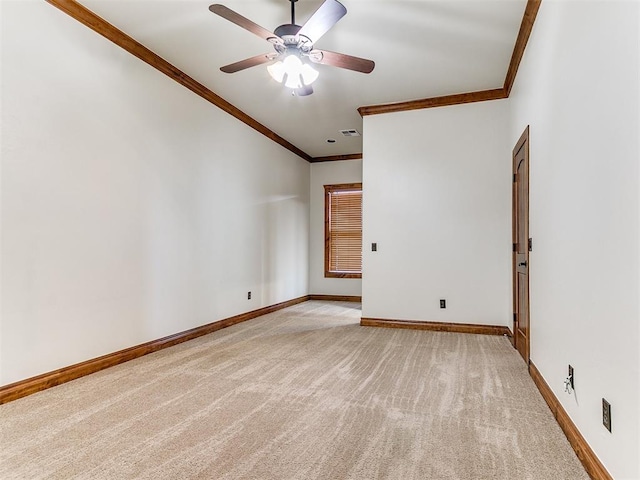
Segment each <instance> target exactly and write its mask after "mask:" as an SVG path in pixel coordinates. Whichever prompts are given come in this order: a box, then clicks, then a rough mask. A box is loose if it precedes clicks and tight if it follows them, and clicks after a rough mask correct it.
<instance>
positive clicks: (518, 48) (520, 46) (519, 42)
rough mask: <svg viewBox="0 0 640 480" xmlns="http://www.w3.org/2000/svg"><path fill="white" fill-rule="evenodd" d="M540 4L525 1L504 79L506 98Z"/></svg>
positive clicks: (509, 92)
mask: <svg viewBox="0 0 640 480" xmlns="http://www.w3.org/2000/svg"><path fill="white" fill-rule="evenodd" d="M541 3H542V0H527V6H526V8H525V9H524V16H523V17H522V23H521V24H520V31H519V32H518V38H516V44H515V46H514V47H513V53H512V54H511V61H510V62H509V68H508V70H507V75H506V77H505V79H504V86H503V88H504V91H505V93H506V95H507V97H509V95H510V94H511V87H513V82H514V81H515V79H516V74H517V73H518V67H519V66H520V61H521V60H522V56H523V55H524V51H525V49H526V48H527V43H528V42H529V36H530V35H531V30H533V24H534V23H535V21H536V16H537V15H538V10H539V9H540V4H541Z"/></svg>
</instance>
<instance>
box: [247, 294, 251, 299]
mask: <svg viewBox="0 0 640 480" xmlns="http://www.w3.org/2000/svg"><path fill="white" fill-rule="evenodd" d="M247 300H251V292H247Z"/></svg>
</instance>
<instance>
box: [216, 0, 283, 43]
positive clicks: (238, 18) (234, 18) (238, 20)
mask: <svg viewBox="0 0 640 480" xmlns="http://www.w3.org/2000/svg"><path fill="white" fill-rule="evenodd" d="M209 10H211V11H212V12H213V13H215V14H216V15H220V16H221V17H222V18H224V19H226V20H229V21H230V22H233V23H235V24H236V25H238V26H239V27H242V28H244V29H245V30H248V31H250V32H251V33H253V34H254V35H257V36H259V37H260V38H262V39H264V40H269V39H274V38H275V39H279V37H278V36H276V35H275V34H274V33H272V32H270V31H269V30H267V29H266V28H263V27H261V26H260V25H258V24H257V23H253V22H252V21H251V20H249V19H248V18H245V17H243V16H242V15H240V14H239V13H236V12H234V11H233V10H231V9H230V8H227V7H225V6H224V5H220V4H217V3H216V4H213V5H209ZM280 41H282V40H281V39H280Z"/></svg>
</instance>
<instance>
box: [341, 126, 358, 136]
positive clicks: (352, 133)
mask: <svg viewBox="0 0 640 480" xmlns="http://www.w3.org/2000/svg"><path fill="white" fill-rule="evenodd" d="M340 133H341V134H342V135H344V136H345V137H359V136H360V132H359V131H358V130H356V129H355V128H350V129H348V130H340Z"/></svg>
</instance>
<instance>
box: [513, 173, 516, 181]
mask: <svg viewBox="0 0 640 480" xmlns="http://www.w3.org/2000/svg"><path fill="white" fill-rule="evenodd" d="M516 178H517V176H516V174H515V173H514V174H513V183H516Z"/></svg>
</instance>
